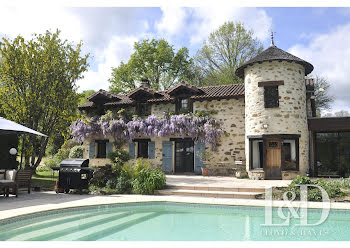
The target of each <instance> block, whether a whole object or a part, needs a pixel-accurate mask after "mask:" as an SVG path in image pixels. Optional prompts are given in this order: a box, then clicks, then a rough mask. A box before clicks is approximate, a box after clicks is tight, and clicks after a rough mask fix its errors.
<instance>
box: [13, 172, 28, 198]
mask: <svg viewBox="0 0 350 248" xmlns="http://www.w3.org/2000/svg"><path fill="white" fill-rule="evenodd" d="M31 179H32V171H31V170H18V171H17V174H16V179H15V182H16V185H17V190H18V189H20V188H26V189H28V194H30V188H31Z"/></svg>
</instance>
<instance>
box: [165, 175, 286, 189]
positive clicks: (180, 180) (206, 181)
mask: <svg viewBox="0 0 350 248" xmlns="http://www.w3.org/2000/svg"><path fill="white" fill-rule="evenodd" d="M166 182H167V185H174V186H194V187H196V186H199V187H206V186H208V187H209V186H210V187H221V188H232V187H237V188H265V187H286V186H288V185H289V184H290V182H291V180H250V179H238V178H235V177H203V176H192V175H191V176H190V175H167V177H166Z"/></svg>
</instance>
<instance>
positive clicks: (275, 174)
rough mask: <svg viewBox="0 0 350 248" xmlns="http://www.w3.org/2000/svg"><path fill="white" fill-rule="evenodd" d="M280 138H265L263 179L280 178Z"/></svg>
mask: <svg viewBox="0 0 350 248" xmlns="http://www.w3.org/2000/svg"><path fill="white" fill-rule="evenodd" d="M281 163H282V161H281V139H280V138H271V139H266V163H265V179H282V173H281Z"/></svg>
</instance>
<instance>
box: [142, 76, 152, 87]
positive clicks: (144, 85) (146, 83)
mask: <svg viewBox="0 0 350 248" xmlns="http://www.w3.org/2000/svg"><path fill="white" fill-rule="evenodd" d="M141 87H142V88H150V87H151V85H150V83H149V80H148V79H147V78H142V79H141Z"/></svg>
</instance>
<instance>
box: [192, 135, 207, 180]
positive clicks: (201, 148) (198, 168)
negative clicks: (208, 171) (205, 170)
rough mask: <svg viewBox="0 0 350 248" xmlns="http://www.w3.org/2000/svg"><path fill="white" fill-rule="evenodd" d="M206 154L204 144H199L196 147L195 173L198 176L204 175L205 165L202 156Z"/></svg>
mask: <svg viewBox="0 0 350 248" xmlns="http://www.w3.org/2000/svg"><path fill="white" fill-rule="evenodd" d="M203 152H205V144H204V143H203V142H197V143H196V144H195V145H194V172H195V173H196V174H202V169H201V168H202V166H203V165H204V163H203V161H202V160H201V158H200V156H201V154H202V153H203Z"/></svg>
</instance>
